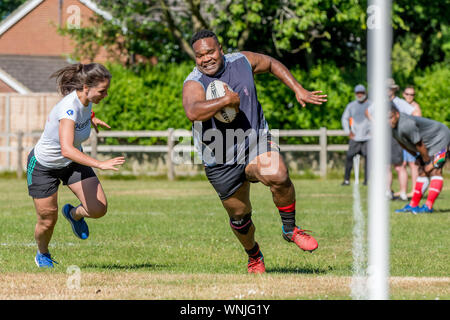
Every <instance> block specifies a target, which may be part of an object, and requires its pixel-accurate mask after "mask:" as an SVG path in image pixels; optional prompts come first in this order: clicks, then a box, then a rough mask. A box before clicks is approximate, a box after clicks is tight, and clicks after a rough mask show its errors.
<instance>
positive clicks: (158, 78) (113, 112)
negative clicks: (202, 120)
mask: <svg viewBox="0 0 450 320" xmlns="http://www.w3.org/2000/svg"><path fill="white" fill-rule="evenodd" d="M192 68H193V65H192V64H188V63H182V64H177V63H172V64H166V65H163V64H158V65H157V66H154V67H147V68H143V69H141V70H139V71H137V72H134V71H132V70H129V69H126V68H124V67H122V66H120V65H117V64H116V65H111V66H109V70H110V71H111V73H112V75H113V78H112V81H111V86H110V89H109V92H108V97H107V98H106V99H105V100H103V101H102V102H101V103H100V105H99V106H98V111H96V115H97V116H98V118H99V119H102V120H104V121H106V123H108V124H109V125H110V126H111V127H112V129H113V130H166V129H168V128H184V129H190V126H191V123H190V121H189V119H187V117H186V116H185V114H184V110H183V106H182V88H183V81H184V79H185V78H186V76H187V75H188V74H189V73H190V72H191V71H192ZM130 141H133V140H129V142H130ZM138 141H139V143H146V141H148V140H146V139H139V140H138ZM151 141H153V142H155V140H151Z"/></svg>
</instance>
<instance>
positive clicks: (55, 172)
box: [27, 149, 96, 199]
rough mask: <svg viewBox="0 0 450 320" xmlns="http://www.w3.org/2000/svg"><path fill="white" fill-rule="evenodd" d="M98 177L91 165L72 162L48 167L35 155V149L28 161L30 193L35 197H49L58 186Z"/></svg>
mask: <svg viewBox="0 0 450 320" xmlns="http://www.w3.org/2000/svg"><path fill="white" fill-rule="evenodd" d="M90 177H96V174H95V172H94V170H92V168H91V167H87V166H84V165H81V164H79V163H76V162H72V163H71V164H69V165H68V166H67V167H64V168H61V169H52V168H47V167H44V166H43V165H41V164H40V163H39V162H38V161H37V160H36V157H35V156H34V149H33V150H31V152H30V154H29V155H28V161H27V184H28V194H29V195H30V196H31V197H33V198H38V199H41V198H48V197H50V196H51V195H52V194H54V193H55V192H56V191H58V186H59V184H60V183H61V182H60V180H61V181H62V182H63V185H70V184H73V183H75V182H79V181H82V180H84V179H87V178H90Z"/></svg>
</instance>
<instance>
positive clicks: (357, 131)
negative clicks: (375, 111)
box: [341, 84, 370, 186]
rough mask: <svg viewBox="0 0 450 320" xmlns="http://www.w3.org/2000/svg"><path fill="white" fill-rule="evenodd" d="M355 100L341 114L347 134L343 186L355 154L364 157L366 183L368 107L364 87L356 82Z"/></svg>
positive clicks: (348, 180) (348, 181)
mask: <svg viewBox="0 0 450 320" xmlns="http://www.w3.org/2000/svg"><path fill="white" fill-rule="evenodd" d="M355 97H356V100H354V101H352V102H350V103H349V104H348V105H347V107H346V108H345V111H344V113H343V114H342V118H341V123H342V128H343V129H344V131H345V133H346V134H348V136H349V138H350V141H349V148H348V151H347V157H346V161H345V173H344V182H342V185H343V186H347V185H349V184H350V174H351V172H352V168H353V157H354V156H355V155H357V154H360V155H362V156H363V157H364V158H365V161H364V184H365V185H366V184H367V177H368V175H367V150H368V148H367V143H368V141H369V139H370V121H369V119H368V118H367V117H366V109H367V108H368V107H369V101H368V99H367V94H366V88H364V86H363V85H361V84H358V85H357V86H356V87H355Z"/></svg>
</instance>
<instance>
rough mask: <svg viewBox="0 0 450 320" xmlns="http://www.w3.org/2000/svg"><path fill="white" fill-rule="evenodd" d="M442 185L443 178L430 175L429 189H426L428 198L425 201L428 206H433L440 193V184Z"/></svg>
mask: <svg viewBox="0 0 450 320" xmlns="http://www.w3.org/2000/svg"><path fill="white" fill-rule="evenodd" d="M443 185H444V178H443V177H441V176H434V177H431V181H430V189H429V190H428V198H427V202H426V203H425V204H426V205H427V207H428V208H430V209H431V208H433V204H434V201H436V199H437V197H438V196H439V194H440V193H441V190H442V186H443Z"/></svg>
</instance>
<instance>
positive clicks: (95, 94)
mask: <svg viewBox="0 0 450 320" xmlns="http://www.w3.org/2000/svg"><path fill="white" fill-rule="evenodd" d="M52 77H56V79H57V83H58V89H59V92H60V93H61V94H62V95H63V96H64V98H63V99H62V100H61V101H59V102H58V103H57V104H56V105H55V106H54V107H53V109H52V110H51V112H50V114H49V116H48V118H47V122H46V124H45V129H44V132H43V133H42V135H41V137H40V139H39V141H38V142H37V144H36V145H35V147H34V148H33V150H31V152H30V154H29V155H28V164H27V183H28V193H29V195H30V196H31V197H32V198H33V202H34V206H35V209H36V213H37V223H36V228H35V233H34V237H35V239H36V243H37V247H38V251H37V254H36V257H35V262H36V264H37V266H38V267H40V268H53V266H54V265H53V263H54V262H56V261H54V260H53V259H52V257H51V255H50V252H49V250H48V245H49V242H50V240H51V238H52V234H53V230H54V228H55V225H56V221H57V219H58V186H59V184H60V181H62V182H63V184H64V185H67V186H68V187H69V189H70V190H71V191H72V192H73V193H74V194H75V196H76V197H77V198H78V199H79V200H80V205H78V206H76V207H73V206H72V205H70V204H66V205H64V207H63V208H62V214H63V215H64V217H65V218H66V219H67V220H68V221H69V223H70V225H71V227H72V231H73V232H74V234H75V235H76V236H77V237H78V238H80V239H87V238H88V236H89V229H88V226H87V224H86V222H85V221H84V218H94V219H97V218H100V217H102V216H104V215H105V214H106V211H107V201H106V196H105V193H104V191H103V188H102V186H101V184H100V182H99V180H98V178H97V176H96V174H95V172H94V170H92V168H98V169H101V170H118V169H117V168H116V166H120V165H122V164H123V163H124V162H125V159H124V157H117V158H113V159H109V160H105V161H99V160H96V159H94V158H92V157H90V156H88V155H86V154H85V153H83V150H82V147H81V143H82V142H84V141H86V140H87V139H88V138H89V135H90V133H91V124H92V125H93V126H94V128H95V130H96V131H98V126H102V127H106V128H110V127H109V126H108V125H107V124H106V123H105V122H103V121H101V120H100V119H98V118H96V117H95V114H94V112H92V103H95V104H97V103H99V102H100V101H101V100H102V99H103V98H105V97H106V96H107V95H108V88H109V84H110V80H111V74H110V73H109V71H108V70H107V69H106V68H105V67H104V66H102V65H101V64H97V63H91V64H85V65H83V64H72V65H69V66H67V67H64V68H62V69H60V70H58V71H57V72H55V73H54V74H53V75H52Z"/></svg>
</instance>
